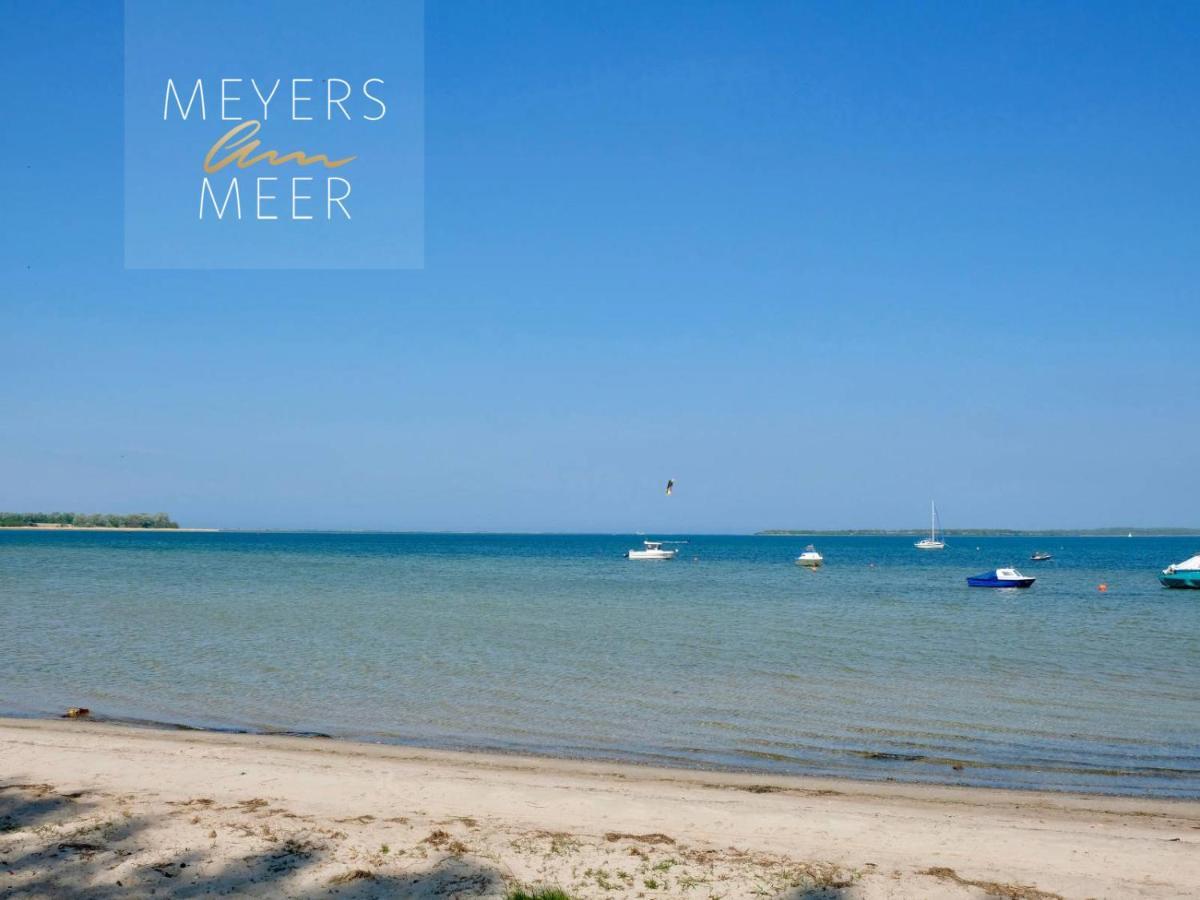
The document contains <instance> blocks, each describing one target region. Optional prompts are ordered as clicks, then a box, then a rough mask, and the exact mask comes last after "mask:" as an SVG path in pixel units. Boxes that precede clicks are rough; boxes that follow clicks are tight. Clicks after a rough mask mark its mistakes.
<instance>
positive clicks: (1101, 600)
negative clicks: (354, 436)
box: [0, 532, 1200, 797]
mask: <svg viewBox="0 0 1200 900" xmlns="http://www.w3.org/2000/svg"><path fill="white" fill-rule="evenodd" d="M659 537H663V536H661V535H660V536H659ZM639 540H640V539H637V538H633V537H631V536H615V537H614V536H516V535H513V536H505V535H489V536H473V535H346V534H239V533H222V534H165V535H163V534H112V533H110V534H101V533H97V534H86V533H84V534H80V533H62V534H34V533H29V532H20V533H18V532H8V533H0V711H3V712H8V713H18V714H38V713H48V712H54V711H59V710H61V709H63V708H64V707H66V706H70V705H82V706H89V707H91V708H92V709H93V710H94V711H95V712H96V713H99V714H102V715H107V716H113V717H127V718H135V719H145V720H153V721H161V722H176V723H185V724H190V725H197V726H206V727H222V728H248V729H264V730H284V731H304V732H309V731H311V732H322V733H327V734H333V735H337V736H347V737H355V738H365V739H371V740H383V741H395V742H405V743H414V744H427V745H435V746H446V747H473V748H487V749H506V750H524V751H533V752H539V753H550V754H562V755H570V756H581V757H594V758H615V759H627V760H634V761H647V762H655V763H666V764H670V765H683V766H707V767H733V768H740V769H753V770H761V771H770V772H789V773H821V774H834V775H849V776H854V777H866V778H895V779H900V780H914V781H936V782H948V783H967V784H981V785H1004V786H1015V787H1048V788H1059V789H1082V790H1090V791H1105V792H1120V793H1137V794H1155V795H1174V796H1191V797H1197V796H1200V592H1192V591H1168V590H1165V589H1163V588H1161V587H1160V586H1159V584H1158V582H1157V580H1156V574H1157V572H1158V571H1159V570H1160V569H1161V568H1162V567H1163V566H1165V565H1166V564H1167V563H1169V562H1172V561H1178V560H1181V559H1184V558H1186V557H1188V556H1191V555H1192V554H1194V553H1195V552H1197V550H1198V549H1200V539H1194V538H1183V539H1180V538H1134V539H1124V538H1066V539H1064V538H1052V539H1045V538H1036V539H1031V538H957V539H952V540H951V546H950V547H949V549H947V550H946V551H944V552H941V553H928V552H927V553H922V552H919V551H916V550H914V549H913V548H912V540H913V539H910V538H823V539H818V540H817V541H816V543H817V546H818V547H819V549H820V550H822V552H824V554H825V556H826V559H827V565H826V566H825V567H824V568H823V569H821V570H819V571H817V572H810V571H807V570H804V569H800V568H798V567H796V566H794V565H793V564H792V559H793V558H794V557H795V556H796V555H797V554H798V553H799V552H800V550H802V549H803V547H804V545H805V544H807V543H808V542H809V540H808V539H804V538H754V537H691V538H688V541H689V543H687V544H685V545H682V546H681V550H682V551H683V552H682V553H681V557H680V559H678V560H675V561H673V562H669V563H646V562H630V561H627V560H625V559H623V558H622V553H623V551H624V550H625V549H626V548H628V547H632V546H635V544H636V543H637V542H638V541H639ZM1035 547H1036V548H1045V549H1049V550H1051V551H1052V552H1054V553H1055V557H1056V558H1055V560H1054V561H1052V562H1049V563H1041V564H1035V563H1030V562H1026V560H1027V559H1028V556H1029V553H1030V551H1031V550H1033V549H1034V548H1035ZM977 548H978V549H977ZM1008 563H1016V565H1017V566H1018V567H1019V568H1022V569H1023V570H1024V571H1025V572H1026V573H1027V574H1035V575H1037V576H1038V582H1037V584H1036V585H1035V586H1034V587H1033V588H1032V589H1030V590H1028V591H987V590H978V589H975V590H972V589H969V588H967V587H966V584H965V580H964V579H965V576H967V575H970V574H974V573H976V572H978V571H982V570H984V569H987V568H990V567H994V566H996V565H1003V564H1008ZM1100 582H1105V583H1107V584H1109V585H1110V590H1109V591H1108V592H1107V593H1100V592H1099V591H1097V589H1096V588H1097V585H1098V584H1099V583H1100ZM956 765H957V766H961V767H962V768H961V770H957V769H955V768H954V766H956Z"/></svg>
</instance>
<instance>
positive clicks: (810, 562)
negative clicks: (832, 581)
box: [796, 544, 825, 569]
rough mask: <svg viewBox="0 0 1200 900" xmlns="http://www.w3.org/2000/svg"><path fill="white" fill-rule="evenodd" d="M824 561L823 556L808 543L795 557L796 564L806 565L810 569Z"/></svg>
mask: <svg viewBox="0 0 1200 900" xmlns="http://www.w3.org/2000/svg"><path fill="white" fill-rule="evenodd" d="M824 562H825V557H823V556H822V555H821V554H820V553H818V552H817V548H816V547H814V546H813V545H812V544H809V545H808V546H807V547H805V548H804V552H803V553H801V554H800V555H799V556H797V557H796V565H798V566H808V567H809V568H810V569H815V568H817V567H818V566H820V565H822V564H823V563H824Z"/></svg>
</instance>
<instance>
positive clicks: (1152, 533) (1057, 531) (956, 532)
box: [755, 525, 1200, 537]
mask: <svg viewBox="0 0 1200 900" xmlns="http://www.w3.org/2000/svg"><path fill="white" fill-rule="evenodd" d="M939 531H940V532H941V534H943V535H945V536H947V537H1124V536H1125V535H1127V534H1132V535H1135V536H1137V537H1172V536H1185V537H1190V536H1192V535H1196V534H1200V528H1176V527H1166V528H1128V527H1125V526H1123V525H1122V526H1118V527H1111V528H1042V529H1014V528H942V529H939ZM928 533H929V529H928V528H901V529H890V528H856V529H844V530H837V531H830V530H828V529H826V530H816V531H798V530H796V529H794V528H771V529H768V530H766V531H756V532H755V534H756V535H758V536H766V537H790V536H795V537H812V536H814V535H816V536H819V537H860V536H861V537H889V536H892V537H904V536H907V537H913V536H915V535H918V534H928Z"/></svg>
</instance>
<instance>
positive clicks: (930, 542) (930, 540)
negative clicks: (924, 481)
mask: <svg viewBox="0 0 1200 900" xmlns="http://www.w3.org/2000/svg"><path fill="white" fill-rule="evenodd" d="M937 527H938V518H937V504H936V503H934V502H933V501H932V500H930V501H929V537H927V538H922V539H921V540H919V541H917V542H916V543H915V544H913V546H914V547H916V548H917V549H918V550H945V549H946V542H945V541H941V540H938V535H937Z"/></svg>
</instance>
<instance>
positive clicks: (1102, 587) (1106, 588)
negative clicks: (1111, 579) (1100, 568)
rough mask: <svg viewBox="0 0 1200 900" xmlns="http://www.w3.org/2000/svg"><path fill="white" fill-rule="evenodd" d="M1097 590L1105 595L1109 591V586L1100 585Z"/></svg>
mask: <svg viewBox="0 0 1200 900" xmlns="http://www.w3.org/2000/svg"><path fill="white" fill-rule="evenodd" d="M1096 590H1098V591H1099V592H1100V593H1102V594H1103V593H1104V592H1105V591H1107V590H1108V585H1107V584H1101V585H1100V586H1099V587H1098V588H1096Z"/></svg>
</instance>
